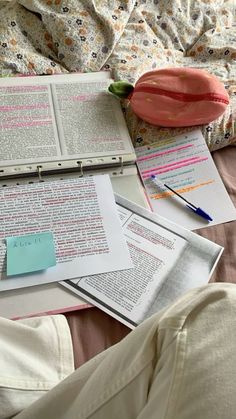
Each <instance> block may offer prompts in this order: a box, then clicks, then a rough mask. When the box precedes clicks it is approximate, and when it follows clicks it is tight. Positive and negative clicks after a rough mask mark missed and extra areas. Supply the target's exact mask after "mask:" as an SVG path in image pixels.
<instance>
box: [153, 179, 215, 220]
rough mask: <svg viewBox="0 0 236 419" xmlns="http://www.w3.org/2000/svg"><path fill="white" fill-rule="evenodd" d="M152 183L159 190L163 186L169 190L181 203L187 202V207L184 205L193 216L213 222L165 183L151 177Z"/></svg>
mask: <svg viewBox="0 0 236 419" xmlns="http://www.w3.org/2000/svg"><path fill="white" fill-rule="evenodd" d="M150 179H151V180H152V182H154V183H155V185H157V186H158V187H159V188H160V189H162V190H163V186H165V187H166V188H167V189H169V190H170V191H171V192H173V193H174V194H175V195H177V196H178V197H179V198H181V199H183V201H185V202H187V205H185V207H186V208H189V209H190V210H191V211H193V212H194V213H195V214H197V215H199V216H200V217H202V218H204V219H205V220H207V221H213V218H211V216H210V215H209V214H207V213H206V212H205V211H203V209H201V208H200V207H196V206H195V205H193V204H191V202H189V201H187V199H185V198H184V197H183V196H182V195H180V194H179V193H178V192H176V191H175V190H174V189H172V188H170V186H168V185H167V184H166V183H162V182H161V181H160V180H159V179H157V177H156V176H155V175H151V178H150Z"/></svg>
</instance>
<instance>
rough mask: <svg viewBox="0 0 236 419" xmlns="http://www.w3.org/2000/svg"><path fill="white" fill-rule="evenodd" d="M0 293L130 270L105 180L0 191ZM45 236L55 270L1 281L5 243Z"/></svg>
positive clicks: (116, 216) (78, 181)
mask: <svg viewBox="0 0 236 419" xmlns="http://www.w3.org/2000/svg"><path fill="white" fill-rule="evenodd" d="M0 223H1V230H0V278H1V280H0V291H3V290H9V289H13V288H21V287H27V286H31V285H39V284H43V283H49V282H53V281H60V280H62V279H69V278H75V277H78V276H81V275H82V276H84V275H89V274H95V273H102V272H107V271H113V270H114V271H115V270H117V269H129V268H132V267H133V264H132V261H131V259H130V255H129V252H128V249H127V244H126V241H125V238H124V236H123V233H122V228H121V225H120V221H119V218H118V215H117V212H116V207H115V201H114V196H113V191H112V187H111V183H110V179H109V176H108V175H102V176H93V177H86V178H75V179H68V180H59V181H52V182H42V183H35V184H30V185H19V186H13V187H7V188H1V189H0ZM48 231H50V232H51V233H52V234H53V237H54V244H55V251H56V262H57V264H56V266H53V267H50V268H48V269H46V270H44V271H40V272H34V273H33V274H28V275H16V276H15V277H13V276H11V277H7V276H6V258H7V254H6V238H7V237H15V236H22V235H27V234H35V233H39V232H48Z"/></svg>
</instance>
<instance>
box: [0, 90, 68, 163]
mask: <svg viewBox="0 0 236 419" xmlns="http://www.w3.org/2000/svg"><path fill="white" fill-rule="evenodd" d="M0 139H1V140H0V145H1V147H0V164H1V165H7V164H9V163H11V164H13V163H14V162H16V161H17V163H20V162H24V161H26V160H27V161H28V160H29V161H31V162H37V161H40V160H44V161H48V160H52V159H54V160H55V159H57V158H59V157H60V156H61V151H60V144H59V139H58V134H57V127H56V121H55V117H54V111H53V103H52V95H51V89H50V85H47V84H41V85H27V84H24V83H23V84H22V85H19V86H17V85H16V86H5V87H1V86H0Z"/></svg>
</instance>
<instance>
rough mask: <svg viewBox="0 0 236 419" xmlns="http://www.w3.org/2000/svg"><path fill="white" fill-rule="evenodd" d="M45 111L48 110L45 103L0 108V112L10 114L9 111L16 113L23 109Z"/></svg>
mask: <svg viewBox="0 0 236 419" xmlns="http://www.w3.org/2000/svg"><path fill="white" fill-rule="evenodd" d="M41 108H42V109H46V108H49V105H48V104H46V103H41V104H38V105H15V106H14V105H13V106H0V111H3V112H11V111H18V110H24V109H27V110H28V109H41Z"/></svg>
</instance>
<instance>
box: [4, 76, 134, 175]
mask: <svg viewBox="0 0 236 419" xmlns="http://www.w3.org/2000/svg"><path fill="white" fill-rule="evenodd" d="M112 81H113V80H112V79H111V78H110V74H109V72H98V73H85V74H69V75H68V74H63V75H54V76H44V77H37V76H36V77H14V78H8V79H6V78H4V79H0V99H1V103H0V110H1V112H0V146H1V147H0V167H5V166H16V165H17V164H18V165H23V164H27V165H29V166H30V163H39V164H40V163H43V162H57V161H63V160H74V159H79V160H81V159H86V158H88V159H92V158H93V159H95V160H96V162H95V163H96V165H101V166H103V165H104V162H105V160H103V159H102V157H104V158H110V160H109V162H108V163H109V164H110V165H113V163H116V161H113V160H112V157H113V156H117V158H118V157H122V158H123V159H126V160H127V161H131V162H133V161H134V160H135V153H134V149H133V145H132V142H131V139H130V136H129V132H128V129H127V127H126V124H125V120H124V116H123V113H122V110H121V106H120V101H119V100H118V99H116V98H115V97H114V96H113V95H111V94H110V93H109V92H108V86H109V85H110V83H112ZM99 157H101V159H99ZM115 160H116V159H115ZM118 162H119V160H118ZM91 163H93V161H92V160H91V161H90V160H87V164H88V165H91ZM106 163H107V160H106ZM27 169H32V168H31V167H28V168H27V167H26V172H27V173H29V172H30V171H28V170H27ZM21 170H23V169H21ZM7 173H8V172H7Z"/></svg>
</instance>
